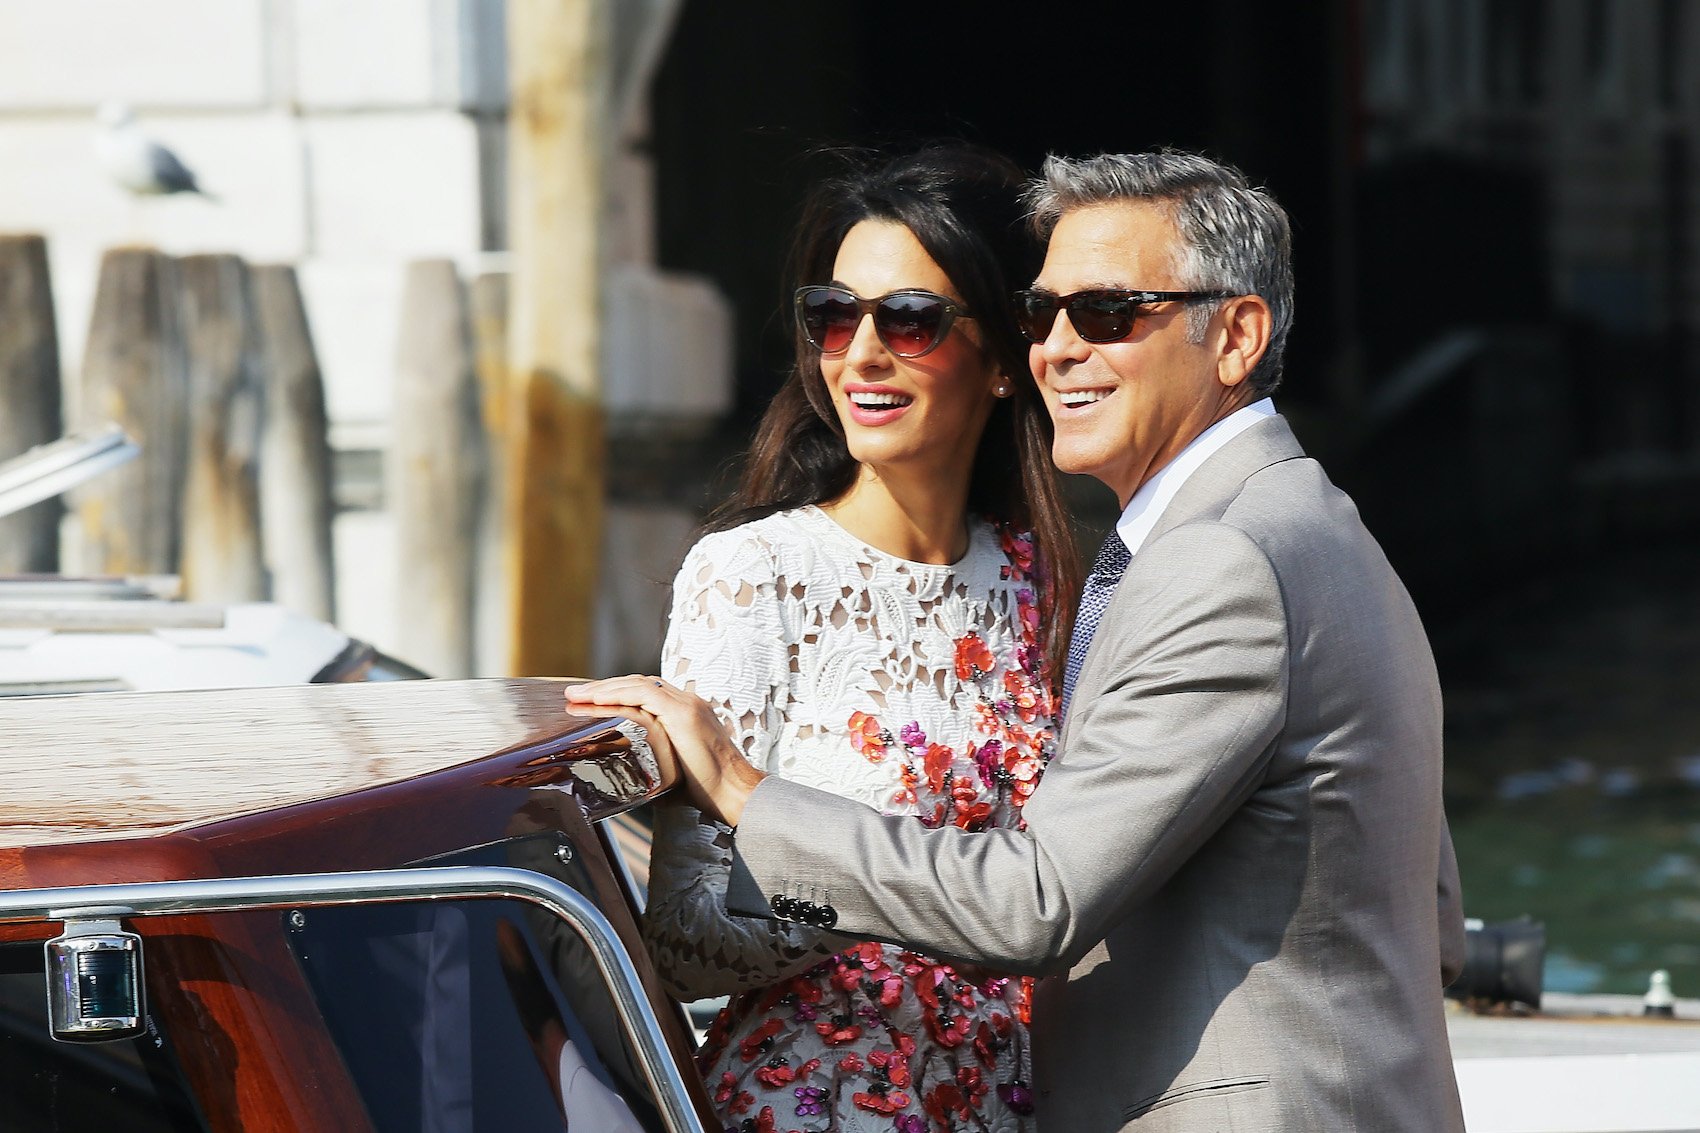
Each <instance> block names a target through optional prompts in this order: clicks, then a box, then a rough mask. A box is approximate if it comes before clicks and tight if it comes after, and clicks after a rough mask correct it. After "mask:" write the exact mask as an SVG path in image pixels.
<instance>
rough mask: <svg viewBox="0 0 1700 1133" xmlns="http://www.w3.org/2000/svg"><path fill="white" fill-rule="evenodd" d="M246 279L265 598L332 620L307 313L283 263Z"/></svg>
mask: <svg viewBox="0 0 1700 1133" xmlns="http://www.w3.org/2000/svg"><path fill="white" fill-rule="evenodd" d="M251 283H252V288H253V296H254V321H255V325H256V326H257V328H258V330H259V343H260V356H261V359H262V362H261V369H262V370H263V372H264V374H265V387H266V398H265V428H264V430H263V431H262V434H261V441H260V526H261V542H262V545H263V546H264V548H265V560H266V567H267V569H268V571H269V572H270V575H271V586H272V599H273V600H274V601H276V602H278V603H280V604H281V605H284V606H287V607H289V608H290V609H292V610H297V611H299V612H301V613H303V614H307V615H309V616H310V617H315V618H319V619H321V620H323V621H334V620H335V618H336V602H335V575H334V572H333V565H332V564H333V559H332V551H331V513H332V506H331V452H330V442H329V439H328V438H327V437H326V434H325V430H326V424H327V422H326V417H325V389H324V382H323V379H322V378H321V377H320V374H319V361H318V357H317V355H315V354H314V352H313V336H312V332H311V330H310V329H309V328H308V325H307V310H306V307H305V306H304V305H303V304H302V302H301V288H300V284H299V283H298V282H297V281H296V278H295V269H294V268H292V267H289V266H288V265H286V264H272V265H266V266H261V267H255V268H254V269H253V270H252V272H251Z"/></svg>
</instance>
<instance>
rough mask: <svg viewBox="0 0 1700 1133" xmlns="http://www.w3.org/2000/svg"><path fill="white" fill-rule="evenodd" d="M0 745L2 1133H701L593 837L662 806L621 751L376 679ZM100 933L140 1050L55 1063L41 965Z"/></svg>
mask: <svg viewBox="0 0 1700 1133" xmlns="http://www.w3.org/2000/svg"><path fill="white" fill-rule="evenodd" d="M0 731H3V733H4V735H5V737H6V742H5V743H4V745H3V747H0V781H4V782H5V784H6V792H5V802H4V804H3V805H0V1128H3V1129H7V1130H43V1131H55V1133H57V1131H61V1130H63V1131H67V1133H68V1131H76V1133H83V1131H85V1130H91V1129H98V1128H123V1129H126V1130H138V1131H150V1130H209V1131H219V1133H223V1131H226V1130H228V1131H236V1130H249V1131H253V1130H280V1131H281V1130H325V1131H327V1133H328V1131H331V1130H336V1131H339V1133H340V1131H350V1130H352V1131H363V1130H372V1131H374V1133H389V1131H392V1130H395V1131H403V1130H408V1131H411V1130H425V1129H460V1128H464V1129H469V1130H470V1129H483V1128H501V1129H504V1130H508V1129H512V1130H529V1129H549V1130H554V1129H560V1128H562V1127H564V1126H567V1125H570V1127H571V1128H572V1129H574V1130H583V1129H586V1128H590V1129H595V1128H599V1127H600V1128H606V1129H610V1130H615V1131H618V1133H625V1131H626V1130H628V1129H629V1130H633V1131H636V1130H643V1131H645V1133H648V1131H660V1130H687V1129H690V1130H694V1129H697V1128H699V1127H700V1125H701V1124H709V1125H712V1122H711V1110H710V1107H709V1106H708V1104H707V1099H706V1097H705V1095H704V1093H703V1090H702V1088H701V1086H700V1084H699V1082H698V1080H697V1078H696V1075H695V1073H694V1071H693V1070H692V1069H691V1064H690V1041H689V1039H688V1037H687V1035H686V1032H685V1029H684V1027H683V1024H682V1021H681V1016H680V1014H679V1012H678V1010H677V1008H676V1007H674V1006H672V1005H671V1004H670V1003H669V1002H668V1001H667V1000H666V998H665V996H664V995H663V993H662V992H661V990H660V988H659V985H658V984H657V983H656V981H655V979H654V976H653V973H652V971H651V969H650V966H649V964H648V961H647V959H646V958H645V956H644V953H643V949H642V947H641V945H640V943H639V938H638V932H637V926H636V922H635V920H634V917H633V908H634V895H633V893H632V891H631V889H630V885H629V881H628V879H627V878H625V877H624V876H622V871H621V869H620V868H619V865H618V857H617V851H616V850H615V849H614V848H613V845H612V843H611V841H610V835H609V833H608V831H607V829H606V820H607V819H609V818H610V817H611V816H613V815H616V814H619V813H621V812H622V811H625V810H627V809H629V808H631V807H634V806H637V805H639V804H640V803H642V802H644V801H647V800H649V799H652V798H654V797H655V796H656V795H658V794H660V793H661V792H663V791H665V790H667V789H668V788H669V787H670V786H671V785H672V784H673V782H674V777H675V776H674V772H673V769H672V768H671V767H670V765H668V764H667V763H666V762H665V759H664V758H657V756H656V754H655V753H654V752H653V751H652V750H651V749H650V746H649V744H648V743H647V742H646V736H645V733H644V732H643V729H642V728H641V727H639V726H637V725H636V724H635V723H634V722H632V721H628V720H625V719H621V718H606V719H592V718H585V717H575V716H570V715H568V714H567V713H566V712H565V710H564V707H563V702H562V698H561V685H560V683H559V682H555V681H543V680H486V681H406V682H392V683H381V684H333V685H313V686H295V687H274V688H251V689H239V690H218V691H194V692H167V693H110V694H103V695H98V696H75V697H72V696H63V697H42V698H34V699H22V700H13V701H9V702H6V703H4V704H3V705H0ZM88 887H93V888H88ZM566 914H571V916H570V917H569V918H568V919H569V920H570V921H571V924H568V923H567V922H566V921H563V920H562V919H561V918H562V916H563V915H566ZM91 925H92V926H94V928H93V929H92V930H91V929H90V927H89V926H91ZM67 926H70V929H69V930H68V929H67ZM103 926H105V928H109V929H110V928H115V929H117V930H118V935H123V934H125V933H133V934H134V935H136V936H137V937H139V940H140V954H141V964H140V971H141V980H140V984H141V989H142V992H143V994H142V996H141V1003H140V1004H138V1007H139V1010H138V1013H137V1016H136V1017H137V1018H138V1019H139V1020H140V1022H139V1030H140V1034H139V1035H137V1036H135V1037H126V1038H120V1039H116V1040H112V1041H103V1042H86V1041H81V1040H82V1039H83V1038H87V1037H89V1036H87V1035H70V1034H68V1033H58V1034H57V1035H56V1032H55V1030H54V1027H55V1023H56V1022H58V1021H56V1020H54V1019H50V1018H48V1013H47V1012H46V1011H45V1010H44V1005H45V1001H46V1000H47V995H46V994H45V987H46V983H47V980H48V978H49V976H50V975H52V974H53V973H52V972H51V971H50V969H51V968H52V962H51V960H50V958H49V957H47V956H46V954H45V953H44V947H43V942H44V941H46V940H48V939H49V938H55V937H60V936H61V935H72V934H74V933H78V932H82V933H88V932H93V933H95V934H96V935H98V934H99V933H100V932H101V931H103ZM60 978H62V979H65V980H74V979H75V973H73V974H72V975H71V976H61V977H60ZM103 978H104V977H103ZM91 981H92V977H91ZM120 982H121V981H120ZM623 982H624V983H626V984H629V986H621V985H622V983H623ZM79 986H82V985H79ZM115 986H116V985H114V984H113V983H111V982H108V983H105V984H100V983H96V982H89V983H88V986H87V987H85V988H84V1000H85V1001H89V1002H85V1004H84V1005H85V1006H87V1005H90V1003H92V1006H93V1007H95V1008H106V1007H110V1004H108V1003H107V1002H106V1001H105V1000H104V999H102V998H101V997H102V996H104V995H108V994H109V993H113V995H114V998H121V997H118V996H116V995H115V993H114V992H113V989H114V987H115ZM89 988H93V989H94V991H93V992H90V991H89V990H88V989H89ZM118 990H122V989H121V988H119V989H118ZM68 1037H69V1038H73V1039H76V1040H77V1041H63V1040H65V1039H66V1038H68ZM95 1037H99V1036H95ZM575 1116H576V1117H577V1120H574V1118H575Z"/></svg>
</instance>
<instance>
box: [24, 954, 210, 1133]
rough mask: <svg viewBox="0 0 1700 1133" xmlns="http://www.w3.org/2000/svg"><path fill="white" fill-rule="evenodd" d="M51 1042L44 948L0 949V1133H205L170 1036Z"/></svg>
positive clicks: (155, 1031) (156, 1032) (155, 1030)
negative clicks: (109, 1132)
mask: <svg viewBox="0 0 1700 1133" xmlns="http://www.w3.org/2000/svg"><path fill="white" fill-rule="evenodd" d="M149 1026H150V1030H149V1033H147V1034H144V1035H141V1036H140V1037H138V1038H134V1039H117V1040H114V1041H111V1042H100V1043H62V1042H56V1041H54V1039H53V1036H52V1035H51V1034H50V1033H49V1032H48V1027H47V960H46V957H45V955H44V954H43V952H42V947H41V942H40V941H32V942H24V943H16V944H0V1129H7V1130H12V1129H16V1130H29V1131H30V1133H88V1131H89V1130H91V1129H123V1130H125V1131H126V1133H204V1131H205V1130H206V1128H207V1126H206V1123H205V1122H204V1121H203V1120H202V1119H201V1117H200V1114H199V1113H198V1111H197V1110H196V1107H195V1104H194V1101H193V1100H192V1098H191V1096H190V1094H189V1091H188V1087H187V1086H186V1084H185V1083H184V1081H183V1077H182V1074H181V1073H180V1072H179V1070H178V1068H177V1063H176V1060H175V1059H174V1058H173V1057H172V1053H171V1049H170V1044H169V1042H168V1041H167V1036H166V1035H165V1034H164V1033H163V1032H162V1030H161V1029H160V1028H159V1027H158V1026H157V1025H156V1024H155V1021H154V1020H152V1019H151V1018H150V1020H149Z"/></svg>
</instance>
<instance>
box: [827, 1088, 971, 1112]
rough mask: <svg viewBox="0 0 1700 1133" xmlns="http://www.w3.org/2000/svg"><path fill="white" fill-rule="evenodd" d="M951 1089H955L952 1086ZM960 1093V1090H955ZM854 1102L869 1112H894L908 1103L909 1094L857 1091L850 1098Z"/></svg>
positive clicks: (895, 1091) (894, 1091)
mask: <svg viewBox="0 0 1700 1133" xmlns="http://www.w3.org/2000/svg"><path fill="white" fill-rule="evenodd" d="M951 1089H953V1090H954V1089H956V1087H954V1086H952V1087H951ZM957 1092H958V1093H961V1091H960V1090H958V1091H957ZM850 1100H851V1101H853V1102H855V1103H856V1108H857V1109H865V1110H868V1111H869V1112H870V1113H886V1114H891V1113H896V1112H897V1111H898V1110H900V1109H902V1108H903V1107H904V1106H906V1105H908V1104H909V1095H908V1094H905V1093H902V1092H900V1091H897V1090H893V1091H891V1092H890V1093H878V1094H866V1093H858V1094H855V1095H853V1096H852V1097H851V1098H850Z"/></svg>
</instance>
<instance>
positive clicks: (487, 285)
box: [467, 272, 513, 674]
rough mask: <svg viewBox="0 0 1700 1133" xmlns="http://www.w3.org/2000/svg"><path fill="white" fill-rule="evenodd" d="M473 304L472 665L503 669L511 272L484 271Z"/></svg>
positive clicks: (479, 669)
mask: <svg viewBox="0 0 1700 1133" xmlns="http://www.w3.org/2000/svg"><path fill="white" fill-rule="evenodd" d="M467 290H468V292H469V296H468V298H469V300H470V305H471V308H472V369H473V372H474V373H476V374H477V375H478V391H479V402H480V404H481V406H482V408H483V414H482V415H483V419H484V445H485V459H484V488H483V492H482V493H481V495H480V500H481V503H480V504H479V509H478V538H477V547H478V552H477V554H478V562H477V567H476V569H475V570H474V572H473V573H474V577H475V581H474V583H473V616H472V623H473V671H474V672H475V673H479V674H486V673H505V672H507V671H508V663H509V659H510V658H511V656H512V654H513V641H512V626H511V625H510V623H509V619H508V609H509V601H510V598H509V578H508V574H507V571H506V569H505V566H504V562H503V557H502V556H503V550H504V548H505V547H506V546H507V542H508V539H507V534H506V526H505V519H506V514H507V513H506V510H505V508H504V505H503V501H504V500H505V499H506V498H507V493H506V483H507V481H506V478H505V476H504V470H505V469H506V467H507V454H506V448H505V447H504V438H505V437H506V436H507V416H508V414H507V404H508V395H509V392H510V391H509V381H508V276H507V273H506V272H485V273H484V274H482V275H479V276H477V277H476V278H474V279H473V281H472V285H471V286H470V287H469V288H468V289H467Z"/></svg>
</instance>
